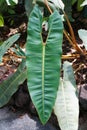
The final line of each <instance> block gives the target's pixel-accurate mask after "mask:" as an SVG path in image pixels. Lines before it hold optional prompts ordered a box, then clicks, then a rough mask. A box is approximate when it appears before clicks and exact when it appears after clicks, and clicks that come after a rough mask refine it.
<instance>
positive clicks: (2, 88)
mask: <svg viewBox="0 0 87 130" xmlns="http://www.w3.org/2000/svg"><path fill="white" fill-rule="evenodd" d="M26 77H27V76H26V69H25V60H23V61H22V63H21V64H20V65H19V67H18V69H17V71H16V72H15V73H14V74H13V75H12V76H11V77H9V78H8V79H7V80H5V81H3V82H2V83H1V84H0V107H2V106H3V105H5V104H6V103H8V101H9V100H10V98H11V96H12V95H13V94H14V93H15V92H16V91H17V89H18V86H19V85H20V84H22V83H23V82H24V80H25V79H26Z"/></svg>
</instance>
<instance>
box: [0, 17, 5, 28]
mask: <svg viewBox="0 0 87 130" xmlns="http://www.w3.org/2000/svg"><path fill="white" fill-rule="evenodd" d="M3 26H4V19H3V17H2V15H0V27H3Z"/></svg>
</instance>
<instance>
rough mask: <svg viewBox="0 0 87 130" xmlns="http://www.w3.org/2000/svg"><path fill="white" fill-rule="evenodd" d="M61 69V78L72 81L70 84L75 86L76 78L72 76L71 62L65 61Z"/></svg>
mask: <svg viewBox="0 0 87 130" xmlns="http://www.w3.org/2000/svg"><path fill="white" fill-rule="evenodd" d="M63 70H64V75H63V79H64V80H65V81H67V80H68V81H70V82H71V83H72V85H73V86H74V87H75V88H76V80H75V77H74V71H73V68H72V63H69V62H65V63H64V65H63Z"/></svg>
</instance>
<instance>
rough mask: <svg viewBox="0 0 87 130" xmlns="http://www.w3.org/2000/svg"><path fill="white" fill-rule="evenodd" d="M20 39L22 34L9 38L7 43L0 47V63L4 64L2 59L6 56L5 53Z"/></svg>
mask: <svg viewBox="0 0 87 130" xmlns="http://www.w3.org/2000/svg"><path fill="white" fill-rule="evenodd" d="M19 37H20V34H19V33H18V34H15V35H13V36H11V37H10V38H8V39H7V40H6V41H4V42H3V44H2V45H1V46H0V62H2V57H3V55H4V54H5V52H6V51H7V50H8V49H9V48H10V47H11V46H12V45H13V43H15V42H16V41H17V40H18V38H19Z"/></svg>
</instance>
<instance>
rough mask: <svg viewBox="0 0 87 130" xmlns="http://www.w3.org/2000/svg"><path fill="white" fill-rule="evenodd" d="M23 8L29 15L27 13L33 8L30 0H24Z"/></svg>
mask: <svg viewBox="0 0 87 130" xmlns="http://www.w3.org/2000/svg"><path fill="white" fill-rule="evenodd" d="M25 9H26V14H27V16H28V17H29V14H30V12H31V11H32V9H33V4H32V0H25Z"/></svg>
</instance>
